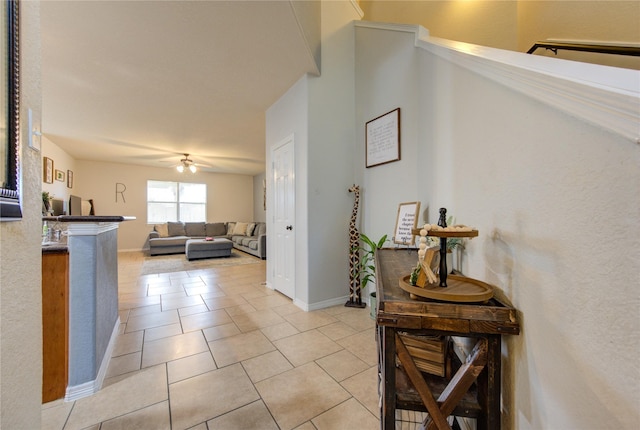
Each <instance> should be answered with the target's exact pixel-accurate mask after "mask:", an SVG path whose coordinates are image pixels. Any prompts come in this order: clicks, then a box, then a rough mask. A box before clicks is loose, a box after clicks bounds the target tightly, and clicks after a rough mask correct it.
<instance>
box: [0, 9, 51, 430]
mask: <svg viewBox="0 0 640 430" xmlns="http://www.w3.org/2000/svg"><path fill="white" fill-rule="evenodd" d="M20 3H21V20H20V21H21V32H20V33H21V34H20V42H21V43H20V49H21V55H20V56H21V61H22V64H21V68H20V75H21V85H20V91H21V106H20V116H21V122H20V148H21V149H20V157H21V158H20V168H21V172H20V176H21V179H22V196H21V200H22V212H23V218H22V220H21V221H12V222H1V223H0V428H2V429H7V430H9V429H39V428H41V423H40V421H41V419H40V407H41V402H42V301H41V297H42V294H41V247H40V241H41V236H40V235H41V232H42V218H41V215H42V213H41V208H42V203H41V202H42V198H41V191H42V183H41V181H42V176H41V175H42V173H41V172H42V170H41V169H42V163H41V161H40V160H41V154H40V153H39V152H36V151H34V150H32V149H30V148H29V147H28V145H27V143H26V142H27V139H28V134H27V131H28V127H27V122H26V121H25V120H24V119H25V118H27V109H28V108H31V109H32V110H33V112H34V113H35V116H36V117H40V112H41V110H42V101H41V93H42V91H41V87H40V2H20Z"/></svg>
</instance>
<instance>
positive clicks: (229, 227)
mask: <svg viewBox="0 0 640 430" xmlns="http://www.w3.org/2000/svg"><path fill="white" fill-rule="evenodd" d="M235 227H236V223H235V222H229V223H227V236H231V235H232V234H233V229H234V228H235Z"/></svg>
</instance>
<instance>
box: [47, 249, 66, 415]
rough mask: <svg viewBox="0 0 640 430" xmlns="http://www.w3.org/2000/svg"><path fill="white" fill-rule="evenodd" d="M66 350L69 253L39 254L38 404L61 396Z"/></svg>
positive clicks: (64, 385)
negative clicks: (40, 325)
mask: <svg viewBox="0 0 640 430" xmlns="http://www.w3.org/2000/svg"><path fill="white" fill-rule="evenodd" d="M68 349H69V252H68V251H67V250H66V249H59V250H46V251H43V253H42V403H47V402H50V401H52V400H56V399H61V398H63V397H64V396H65V391H66V389H67V380H68V367H69V366H68V362H69V360H68Z"/></svg>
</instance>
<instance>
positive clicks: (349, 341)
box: [42, 252, 379, 430]
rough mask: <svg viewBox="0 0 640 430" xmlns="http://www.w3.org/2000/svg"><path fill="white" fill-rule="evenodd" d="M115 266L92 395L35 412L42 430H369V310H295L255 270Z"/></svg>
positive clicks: (372, 399) (373, 421) (372, 379)
mask: <svg viewBox="0 0 640 430" xmlns="http://www.w3.org/2000/svg"><path fill="white" fill-rule="evenodd" d="M177 257H179V256H177ZM118 258H119V308H120V322H121V325H120V332H119V336H118V338H117V340H116V343H115V346H114V350H113V354H112V358H111V361H110V363H109V367H108V369H107V373H106V377H105V381H104V384H103V387H102V389H101V390H100V391H99V392H98V393H96V394H95V395H93V396H90V397H86V398H83V399H80V400H77V401H75V402H63V401H61V400H58V401H54V402H51V403H48V404H45V405H43V407H42V423H43V427H42V428H43V430H80V429H90V430H114V429H133V428H135V429H140V430H142V429H149V430H164V429H166V430H169V429H171V430H182V429H194V430H211V429H229V430H233V429H243V430H248V429H261V430H262V429H303V430H314V429H319V430H323V429H327V430H329V429H331V430H336V429H353V428H358V429H377V428H379V421H378V394H377V352H376V343H375V335H374V328H375V324H374V322H373V320H372V319H371V318H370V317H369V309H368V308H367V309H354V308H347V307H344V306H336V307H332V308H328V309H323V310H319V311H314V312H304V311H302V310H301V309H299V308H298V307H296V306H294V305H293V304H292V303H291V300H290V299H288V298H287V297H285V296H283V295H281V294H279V293H277V292H275V291H272V290H270V289H268V288H266V287H265V286H264V285H263V282H264V280H265V270H266V263H265V262H264V261H260V262H259V263H258V264H247V265H236V266H222V267H215V268H211V269H203V270H195V271H188V272H173V273H165V274H152V275H140V270H141V267H142V262H143V260H144V254H143V253H141V252H125V253H120V254H119V256H118Z"/></svg>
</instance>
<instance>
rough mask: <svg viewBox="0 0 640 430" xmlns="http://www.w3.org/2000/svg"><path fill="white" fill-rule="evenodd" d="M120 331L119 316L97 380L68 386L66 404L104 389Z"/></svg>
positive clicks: (65, 397) (65, 396)
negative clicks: (103, 385)
mask: <svg viewBox="0 0 640 430" xmlns="http://www.w3.org/2000/svg"><path fill="white" fill-rule="evenodd" d="M119 331H120V317H119V316H118V318H116V323H115V325H114V326H113V330H112V331H111V338H110V339H109V344H108V345H107V350H106V351H105V353H104V357H102V363H101V364H100V369H98V374H97V375H96V379H94V380H93V381H88V382H83V383H82V384H79V385H73V386H67V391H66V393H65V395H64V401H65V402H73V401H75V400H78V399H81V398H83V397H87V396H91V395H93V394H95V393H97V392H98V391H100V388H102V383H103V382H104V377H105V375H106V374H107V368H108V367H109V361H110V360H111V354H112V353H113V348H114V347H115V344H116V339H117V338H118V332H119Z"/></svg>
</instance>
